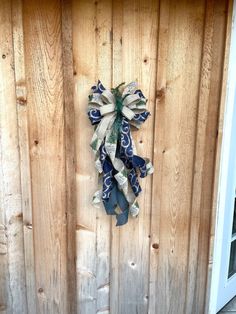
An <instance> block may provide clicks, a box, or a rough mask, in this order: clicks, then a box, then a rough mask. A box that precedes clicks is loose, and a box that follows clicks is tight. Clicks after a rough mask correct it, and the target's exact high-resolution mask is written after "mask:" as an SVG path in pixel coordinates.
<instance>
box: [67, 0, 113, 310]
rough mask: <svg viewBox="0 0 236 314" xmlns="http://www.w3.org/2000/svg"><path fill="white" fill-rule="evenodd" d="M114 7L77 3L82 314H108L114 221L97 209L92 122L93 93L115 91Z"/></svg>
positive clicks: (79, 291) (79, 290)
mask: <svg viewBox="0 0 236 314" xmlns="http://www.w3.org/2000/svg"><path fill="white" fill-rule="evenodd" d="M111 18H112V14H111V2H110V1H106V0H105V1H95V2H93V1H73V45H74V46H73V51H74V74H75V75H74V77H75V98H74V102H75V125H76V131H75V132H76V133H75V134H76V163H77V168H76V184H77V185H76V188H77V226H76V244H77V282H78V284H77V300H78V311H79V313H89V314H90V313H96V312H97V313H108V312H109V291H110V288H109V287H110V282H109V270H110V269H109V260H110V217H108V216H107V215H106V214H105V211H104V209H103V208H102V206H101V208H98V209H96V208H95V207H94V206H93V205H92V196H93V194H94V193H95V191H96V190H97V175H96V171H95V167H94V156H93V153H92V151H91V149H90V146H89V144H90V141H91V138H92V134H93V127H91V125H90V122H89V120H88V116H87V103H88V95H89V92H90V87H91V86H92V85H93V84H94V83H96V82H97V80H98V79H100V80H101V81H102V82H103V84H104V85H105V86H107V87H108V88H110V87H111V39H112V38H111Z"/></svg>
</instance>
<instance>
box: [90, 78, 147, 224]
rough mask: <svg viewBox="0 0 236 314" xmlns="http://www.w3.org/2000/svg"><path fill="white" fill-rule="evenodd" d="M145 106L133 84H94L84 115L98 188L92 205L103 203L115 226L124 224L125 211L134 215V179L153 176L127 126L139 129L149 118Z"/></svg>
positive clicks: (136, 192)
mask: <svg viewBox="0 0 236 314" xmlns="http://www.w3.org/2000/svg"><path fill="white" fill-rule="evenodd" d="M146 103H147V99H146V98H145V97H144V96H143V93H142V92H141V90H139V89H137V83H135V82H132V83H130V84H128V85H127V86H125V87H124V83H123V84H120V85H119V86H117V87H116V88H113V89H111V90H108V89H105V87H104V86H103V85H102V83H101V82H100V81H98V83H97V85H96V86H93V87H92V88H91V94H90V95H89V103H88V116H89V119H90V121H91V123H92V125H94V126H95V131H94V134H93V137H92V141H91V147H92V149H93V152H94V154H95V166H96V168H97V170H98V172H99V174H100V176H99V177H100V182H101V186H102V187H101V189H100V190H99V191H97V192H96V193H95V194H94V197H93V203H94V204H97V203H99V202H100V201H103V204H104V207H105V209H106V212H107V214H108V215H116V218H117V223H116V225H117V226H120V225H123V224H125V223H126V222H127V221H128V215H129V212H130V214H131V215H132V216H137V215H138V213H139V205H138V202H137V200H136V198H137V196H138V195H139V193H140V192H141V187H140V185H139V182H138V176H139V175H140V177H141V178H144V177H145V176H147V175H148V174H151V173H153V166H152V164H151V162H150V161H149V159H147V158H141V157H139V156H138V155H137V153H136V148H135V145H134V142H133V139H132V135H131V131H130V126H131V125H132V126H134V127H136V128H139V127H140V126H141V124H142V123H143V122H144V121H145V120H146V119H147V117H148V116H149V115H150V113H149V112H148V111H147V110H146Z"/></svg>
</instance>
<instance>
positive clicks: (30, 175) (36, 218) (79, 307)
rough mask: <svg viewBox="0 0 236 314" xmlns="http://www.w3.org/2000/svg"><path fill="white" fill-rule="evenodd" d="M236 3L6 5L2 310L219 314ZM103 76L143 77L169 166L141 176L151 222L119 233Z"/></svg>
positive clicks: (145, 138) (160, 159) (145, 149)
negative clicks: (220, 208) (107, 176)
mask: <svg viewBox="0 0 236 314" xmlns="http://www.w3.org/2000/svg"><path fill="white" fill-rule="evenodd" d="M231 10H232V7H231V6H228V1H227V0H224V1H219V0H215V1H214V0H206V1H204V0H201V1H198V0H194V1H190V2H189V1H187V0H181V1H177V0H168V1H164V0H158V1H155V0H148V1H144V0H131V1H111V0H94V1H92V0H91V1H86V0H63V1H60V0H41V1H36V0H33V1H32V0H31V1H29V0H12V1H7V0H3V1H2V2H1V8H0V35H1V36H0V44H1V45H0V110H1V111H0V154H1V158H0V160H1V165H0V169H1V176H0V177H1V185H0V192H1V194H0V196H1V203H0V204H1V207H0V313H7V314H10V313H30V314H31V313H52V314H54V313H63V314H66V313H70V314H71V313H81V314H87V313H88V314H95V313H101V314H108V313H111V314H121V313H122V314H126V313H129V314H134V313H139V314H145V313H149V314H167V313H170V314H172V313H173V314H174V313H177V312H178V313H186V314H190V313H191V314H194V313H195V314H199V313H204V307H205V309H206V313H207V299H206V285H207V275H208V255H209V239H210V237H211V239H212V237H213V236H214V235H213V234H211V233H212V232H213V231H214V229H213V228H212V231H211V228H210V227H211V225H210V223H211V215H212V197H213V188H212V186H213V180H214V164H215V158H216V143H217V141H218V146H219V147H220V143H219V141H220V139H219V138H218V139H217V129H218V117H219V112H220V117H221V118H220V123H222V112H223V109H222V108H223V100H222V99H223V95H224V94H222V95H221V86H222V77H223V74H224V72H225V69H226V67H227V64H226V63H227V61H225V63H224V62H223V60H224V58H225V57H226V58H225V60H227V53H228V52H227V50H226V52H225V41H226V38H228V34H229V29H227V31H226V25H227V15H228V16H230V12H229V11H231ZM228 13H229V14H228ZM98 79H101V80H102V82H103V83H104V85H105V86H107V87H111V86H115V85H118V84H119V83H120V82H123V81H125V82H127V83H128V82H130V81H132V80H137V81H138V82H139V84H140V87H141V89H142V90H143V92H144V94H145V95H146V97H147V98H148V100H149V101H148V109H149V111H150V112H151V117H150V118H149V119H148V120H147V122H146V123H145V124H144V125H143V126H142V128H141V129H140V130H139V131H138V132H135V134H134V139H135V142H136V143H137V149H138V152H139V153H140V154H141V155H144V156H148V157H150V158H151V159H152V160H153V163H154V166H155V173H154V175H153V176H150V177H147V178H145V179H144V180H142V181H141V185H142V189H143V193H142V194H141V197H140V200H139V203H140V208H141V210H140V215H139V217H138V218H137V219H132V218H130V220H129V223H128V224H127V225H125V226H123V227H119V228H117V227H115V220H114V217H108V216H107V215H106V214H105V211H104V210H103V208H102V207H101V208H94V207H93V206H92V204H91V198H92V195H93V193H94V192H95V191H96V187H97V175H96V172H95V169H94V166H93V164H94V163H93V154H92V152H91V150H90V148H89V142H90V140H91V136H92V133H93V128H92V127H91V125H90V123H89V121H88V119H87V115H86V106H87V96H88V93H89V89H90V87H91V85H92V84H94V83H95V82H96V81H97V80H98ZM223 86H224V88H225V83H224V81H223ZM220 103H221V111H220ZM220 132H222V130H221V126H220ZM220 137H221V134H220ZM218 155H219V153H218ZM216 176H217V174H216ZM213 220H214V215H213ZM210 257H211V255H210ZM209 269H210V267H209ZM208 281H209V279H208Z"/></svg>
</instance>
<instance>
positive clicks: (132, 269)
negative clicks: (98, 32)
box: [111, 1, 158, 313]
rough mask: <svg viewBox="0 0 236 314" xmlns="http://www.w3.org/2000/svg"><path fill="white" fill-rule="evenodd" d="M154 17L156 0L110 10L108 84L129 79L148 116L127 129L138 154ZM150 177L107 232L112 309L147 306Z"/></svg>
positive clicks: (143, 149) (151, 74)
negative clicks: (128, 211)
mask: <svg viewBox="0 0 236 314" xmlns="http://www.w3.org/2000/svg"><path fill="white" fill-rule="evenodd" d="M157 16H158V2H157V1H123V2H121V3H120V4H117V3H116V4H115V7H114V9H113V19H114V22H115V23H114V24H113V37H114V45H113V56H114V57H115V60H114V61H113V62H114V66H113V85H114V86H116V85H118V84H119V83H120V82H126V83H129V82H131V81H134V80H135V81H137V82H138V84H139V86H140V88H141V89H142V91H143V92H144V95H145V96H146V97H147V98H148V110H149V111H150V112H151V115H152V116H151V117H150V118H149V119H148V120H147V122H145V124H144V125H143V126H142V128H141V130H140V131H139V132H133V135H134V141H135V143H136V145H137V151H138V153H139V154H140V155H141V156H147V157H150V156H151V155H152V151H153V131H151V132H150V130H153V124H154V119H153V117H154V115H153V111H154V100H155V82H156V81H155V79H156V71H155V69H156V48H157ZM121 23H122V24H121ZM119 54H120V56H119ZM118 58H119V59H118ZM151 180H152V178H151V177H150V176H149V177H146V178H145V179H144V180H143V181H142V182H141V185H142V189H143V193H142V194H141V197H140V198H139V205H140V214H139V217H138V218H137V219H134V218H132V217H130V219H129V223H128V224H127V225H125V226H124V227H120V230H119V232H116V231H115V233H114V232H113V239H112V246H113V247H112V253H113V252H115V257H113V256H112V259H113V262H112V266H113V265H116V264H117V266H115V268H112V274H111V276H112V278H113V281H114V280H118V285H117V284H116V283H113V285H114V284H115V285H116V286H115V288H116V289H117V290H112V291H111V294H112V295H111V300H114V299H115V298H117V299H118V300H117V301H116V302H115V303H114V304H112V305H111V306H112V312H114V313H146V312H147V309H148V300H149V292H148V290H149V285H148V281H147V278H148V273H149V246H150V237H149V231H150V230H149V229H150V210H151ZM113 226H114V221H113ZM113 228H114V227H113ZM117 248H119V250H118V252H117ZM114 272H118V274H114Z"/></svg>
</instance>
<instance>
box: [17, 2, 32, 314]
mask: <svg viewBox="0 0 236 314" xmlns="http://www.w3.org/2000/svg"><path fill="white" fill-rule="evenodd" d="M12 25H13V44H14V50H13V51H14V68H15V88H16V103H17V120H18V135H19V154H20V171H21V194H22V200H21V204H22V211H23V223H24V257H25V276H26V292H27V294H26V296H27V309H28V312H29V313H32V314H33V313H36V307H35V304H36V291H35V273H34V243H33V229H32V199H31V173H30V160H29V157H30V156H29V136H28V118H27V115H28V106H27V90H26V81H25V59H24V34H23V8H22V1H21V0H14V1H13V2H12Z"/></svg>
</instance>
